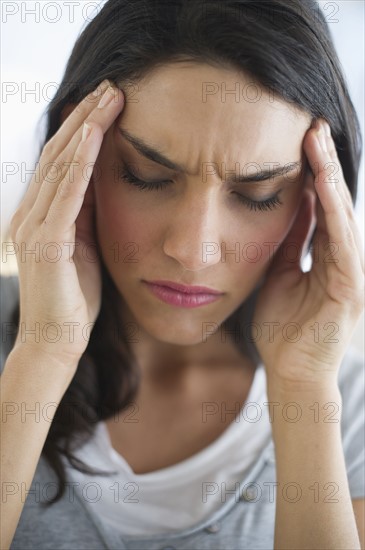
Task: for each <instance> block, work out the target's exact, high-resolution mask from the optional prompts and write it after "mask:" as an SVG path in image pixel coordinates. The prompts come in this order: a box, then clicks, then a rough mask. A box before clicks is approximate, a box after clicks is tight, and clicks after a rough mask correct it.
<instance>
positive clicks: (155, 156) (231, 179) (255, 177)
mask: <svg viewBox="0 0 365 550" xmlns="http://www.w3.org/2000/svg"><path fill="white" fill-rule="evenodd" d="M118 131H119V133H120V134H121V136H122V137H124V138H125V139H126V140H127V141H128V142H129V143H130V144H131V145H132V146H133V147H134V148H135V149H136V151H138V152H139V153H140V154H141V155H143V156H144V157H146V158H147V159H149V160H152V161H153V162H156V163H157V164H161V165H162V166H165V167H166V168H169V169H170V170H174V171H175V172H180V173H185V172H186V170H185V169H184V167H183V166H181V165H180V164H177V163H176V162H173V161H172V160H170V159H168V158H167V157H165V156H164V155H163V154H162V153H161V152H160V151H159V150H158V149H157V148H155V147H152V146H151V145H148V144H147V143H146V142H145V141H143V140H142V139H141V138H140V137H137V136H135V135H133V134H131V133H130V132H128V131H127V130H126V129H125V128H121V127H120V126H118ZM301 168H302V162H301V161H296V162H290V163H288V164H285V165H284V166H276V167H275V168H273V169H267V170H258V171H256V172H255V173H253V174H252V175H251V174H250V175H246V176H243V175H241V174H235V173H232V171H229V172H230V173H229V175H228V176H227V177H226V178H225V181H226V182H228V183H254V182H260V181H267V180H269V179H273V178H277V177H279V176H285V175H286V174H289V173H292V172H294V170H296V171H298V174H299V171H300V170H301ZM227 171H228V170H227Z"/></svg>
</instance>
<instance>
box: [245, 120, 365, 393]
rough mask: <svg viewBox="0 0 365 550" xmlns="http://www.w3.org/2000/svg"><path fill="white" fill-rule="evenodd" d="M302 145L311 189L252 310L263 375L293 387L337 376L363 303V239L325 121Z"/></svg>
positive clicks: (309, 385)
mask: <svg viewBox="0 0 365 550" xmlns="http://www.w3.org/2000/svg"><path fill="white" fill-rule="evenodd" d="M317 136H319V139H320V140H321V141H320V142H318V140H317ZM321 142H322V143H323V142H324V143H325V144H326V146H327V152H326V151H325V149H323V147H322V146H321V145H320V143H321ZM303 148H304V151H305V153H306V156H307V158H308V161H309V164H310V166H311V168H312V172H313V174H315V178H314V177H313V174H312V173H311V172H310V174H309V175H308V176H307V177H308V178H309V180H307V181H306V182H305V187H306V188H307V187H308V190H305V191H304V194H303V198H302V201H301V205H300V208H299V211H298V214H297V218H296V220H295V221H294V223H293V225H292V228H291V230H290V231H289V233H288V235H287V237H286V238H285V241H284V242H283V243H282V245H281V247H280V248H279V249H278V251H277V252H276V255H275V257H274V259H273V261H272V264H271V265H270V267H269V269H268V272H267V273H266V277H265V282H264V284H263V286H262V287H261V289H260V293H259V296H258V299H257V303H256V309H255V314H254V318H253V322H254V323H255V324H256V325H259V327H258V330H259V333H260V334H261V337H260V338H257V339H256V340H255V342H256V347H257V349H258V351H259V353H260V355H261V359H262V361H263V364H264V365H265V369H266V373H267V378H268V382H269V383H270V381H271V380H274V381H275V384H281V385H282V387H283V388H286V389H295V390H298V389H299V390H301V389H309V390H310V389H311V388H316V389H319V388H322V387H323V388H326V387H328V384H332V385H333V384H334V383H335V384H337V375H338V370H339V367H340V364H341V361H342V358H343V356H344V354H345V352H346V349H347V347H348V346H349V344H350V340H351V336H352V333H353V331H354V328H355V326H356V324H357V322H358V320H359V317H360V315H361V313H362V310H363V307H364V295H363V282H364V254H363V244H362V239H361V236H360V232H359V229H358V227H357V225H356V221H355V215H354V210H353V205H352V199H351V195H350V192H349V189H348V187H347V185H346V182H345V179H344V176H343V172H342V167H341V164H340V161H339V159H338V156H337V151H336V148H335V144H334V142H333V140H332V137H331V135H330V128H329V125H328V123H327V122H326V121H324V120H323V119H321V120H320V121H317V123H316V127H315V128H310V129H309V130H308V131H307V133H306V135H305V137H304V142H303ZM334 168H335V170H334ZM311 187H312V189H314V190H315V191H314V192H313V191H310V188H311ZM314 209H315V218H316V223H317V227H316V231H315V234H314V239H313V244H312V247H313V248H312V267H311V269H310V271H308V272H303V271H302V269H301V266H300V256H301V254H303V252H304V251H305V248H306V246H307V245H308V240H309V238H310V232H311V227H312V225H313V221H314ZM293 248H294V249H295V248H297V250H300V251H301V254H298V255H297V256H298V257H297V258H296V260H295V261H293V260H292V258H291V257H290V253H289V250H291V251H292V250H293Z"/></svg>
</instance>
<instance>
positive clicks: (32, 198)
mask: <svg viewBox="0 0 365 550" xmlns="http://www.w3.org/2000/svg"><path fill="white" fill-rule="evenodd" d="M109 84H110V83H109V82H108V81H105V82H103V83H102V84H101V85H100V86H99V87H98V88H97V91H98V92H99V96H94V95H92V94H90V95H88V96H86V97H85V98H84V99H83V100H82V101H81V102H80V103H79V104H78V105H77V106H76V108H75V109H73V111H72V112H71V114H70V115H69V116H68V118H67V119H66V120H65V121H64V123H63V124H62V125H61V127H60V128H59V130H58V131H57V133H56V134H55V135H54V136H53V137H52V138H51V139H50V140H49V141H48V142H47V143H46V145H45V147H44V148H43V151H42V154H41V157H40V159H39V163H38V166H37V170H36V172H35V174H34V176H33V178H32V180H31V181H30V184H29V187H28V189H27V191H26V194H25V195H24V197H23V200H22V201H21V203H20V205H19V207H18V208H17V210H16V212H15V213H14V215H13V217H12V219H11V223H10V235H11V238H12V240H13V242H14V244H15V248H16V250H17V263H18V272H19V299H20V324H19V331H18V335H17V339H16V342H15V346H14V348H16V347H17V346H20V347H21V348H23V349H26V350H29V351H31V352H32V353H33V352H34V353H35V355H36V356H37V355H38V356H42V357H43V356H45V357H50V358H52V359H53V360H55V361H56V362H61V363H66V364H68V365H71V366H72V367H73V369H71V370H74V371H75V370H76V368H77V365H78V362H79V360H80V358H81V356H82V354H83V353H84V351H85V349H86V347H87V344H88V340H89V337H90V332H91V329H92V324H93V323H94V322H95V320H96V318H97V316H98V313H99V311H100V306H101V270H100V259H99V257H98V256H97V253H96V250H97V248H96V246H95V245H96V237H95V234H94V228H93V209H94V201H93V189H92V183H91V184H90V185H89V182H90V179H91V174H92V171H93V170H92V166H93V165H94V163H95V161H96V159H97V157H98V154H99V151H100V147H101V144H102V141H103V137H104V134H105V132H106V131H107V130H108V128H109V127H110V126H111V124H112V123H113V122H114V120H115V119H116V117H117V115H118V114H119V113H120V111H121V109H122V107H123V106H124V95H123V93H122V92H121V90H119V89H118V88H115V87H114V86H113V90H114V94H110V92H109V91H105V90H107V87H108V85H109ZM100 94H101V95H100ZM109 97H110V98H111V101H110V102H109V103H108V104H107V105H105V106H104V107H103V108H98V104H99V101H100V98H102V99H103V100H106V99H107V98H109ZM84 122H86V123H87V124H88V125H89V126H90V128H91V133H90V135H89V136H88V137H87V139H86V141H82V136H83V129H84V128H85V127H84ZM26 251H35V253H31V252H28V253H26ZM34 330H35V331H36V332H35V333H34ZM32 331H33V332H32Z"/></svg>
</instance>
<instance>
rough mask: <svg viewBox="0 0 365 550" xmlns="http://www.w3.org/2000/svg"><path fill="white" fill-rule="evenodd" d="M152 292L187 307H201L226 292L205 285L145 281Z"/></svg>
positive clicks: (162, 298) (170, 301)
mask: <svg viewBox="0 0 365 550" xmlns="http://www.w3.org/2000/svg"><path fill="white" fill-rule="evenodd" d="M142 283H144V285H146V287H147V288H148V289H149V290H150V292H151V293H152V294H153V295H154V296H156V297H157V298H159V299H160V300H162V301H163V302H165V303H167V304H170V305H174V306H178V307H186V308H194V307H201V306H204V305H207V304H210V303H211V302H215V301H216V300H218V299H219V298H220V297H221V296H222V295H223V294H224V292H220V291H218V290H216V289H212V288H209V287H205V286H190V285H183V284H180V283H174V282H172V281H144V280H142Z"/></svg>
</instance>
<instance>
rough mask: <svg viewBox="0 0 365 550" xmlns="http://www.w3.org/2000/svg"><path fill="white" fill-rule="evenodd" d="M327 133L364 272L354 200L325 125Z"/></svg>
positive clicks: (330, 152) (329, 130) (329, 132)
mask: <svg viewBox="0 0 365 550" xmlns="http://www.w3.org/2000/svg"><path fill="white" fill-rule="evenodd" d="M324 126H325V132H326V143H327V150H328V154H329V156H330V157H331V159H332V162H333V163H334V165H335V166H336V167H337V172H338V174H339V178H336V181H335V186H336V189H337V191H338V192H339V194H340V195H341V196H342V199H343V201H344V202H345V203H346V206H347V208H346V212H347V215H348V220H349V224H350V227H351V230H352V232H353V235H354V239H355V242H356V248H357V250H358V253H359V256H360V262H361V265H362V269H363V270H364V246H363V239H362V237H361V233H360V229H359V227H358V224H357V220H356V216H355V211H354V205H353V200H352V197H351V193H350V190H349V188H348V186H347V184H346V181H345V177H344V175H343V170H342V166H341V163H340V160H339V158H338V154H337V149H336V146H335V143H334V141H333V138H332V135H331V129H330V126H329V124H328V123H327V122H326V123H325V125H324Z"/></svg>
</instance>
